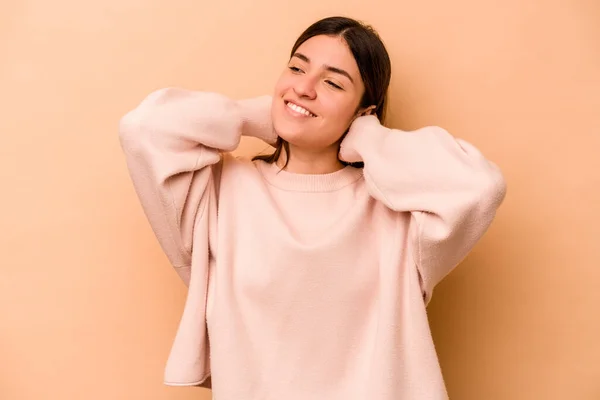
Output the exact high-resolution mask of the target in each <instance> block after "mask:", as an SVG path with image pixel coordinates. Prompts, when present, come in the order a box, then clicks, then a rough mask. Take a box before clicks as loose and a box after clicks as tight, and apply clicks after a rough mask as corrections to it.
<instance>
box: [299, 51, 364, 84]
mask: <svg viewBox="0 0 600 400" xmlns="http://www.w3.org/2000/svg"><path fill="white" fill-rule="evenodd" d="M292 57H296V58H299V59H300V60H302V61H304V62H306V63H309V64H310V58H308V57H306V56H305V55H304V54H302V53H294V55H293V56H292ZM325 69H326V70H327V71H331V72H333V73H336V74H340V75H344V76H345V77H346V78H348V79H350V82H352V83H354V79H352V77H351V76H350V74H349V73H348V72H346V71H344V70H343V69H340V68H336V67H332V66H331V65H325Z"/></svg>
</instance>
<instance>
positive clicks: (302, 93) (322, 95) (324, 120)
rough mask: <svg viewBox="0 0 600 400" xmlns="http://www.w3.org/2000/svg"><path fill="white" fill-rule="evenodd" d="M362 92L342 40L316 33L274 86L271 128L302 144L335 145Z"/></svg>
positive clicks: (348, 123)
mask: <svg viewBox="0 0 600 400" xmlns="http://www.w3.org/2000/svg"><path fill="white" fill-rule="evenodd" d="M364 90H365V89H364V85H363V82H362V79H361V77H360V72H359V70H358V66H357V65H356V61H355V60H354V57H353V56H352V53H351V52H350V49H349V48H348V45H347V44H346V41H345V40H344V39H342V38H340V37H332V36H325V35H320V36H314V37H312V38H310V39H308V40H307V41H306V42H304V43H303V44H302V45H300V47H298V49H297V50H296V53H295V54H294V55H293V56H292V58H291V59H290V61H289V63H288V65H287V68H286V69H285V70H284V71H283V73H282V74H281V77H280V78H279V80H278V82H277V84H276V85H275V93H274V96H273V105H272V109H271V112H272V118H273V125H274V127H275V131H276V132H277V134H278V135H279V136H280V137H281V138H282V139H284V140H286V141H288V142H289V143H290V144H292V145H294V146H297V147H301V148H306V149H312V150H318V149H323V148H326V147H329V146H331V145H333V144H336V143H337V142H338V141H339V139H340V138H341V137H342V135H343V134H344V132H346V130H347V129H348V127H349V126H350V124H351V123H352V121H353V120H354V118H355V116H356V115H357V113H358V112H360V111H361V110H358V106H359V104H360V101H361V98H362V96H363V93H364Z"/></svg>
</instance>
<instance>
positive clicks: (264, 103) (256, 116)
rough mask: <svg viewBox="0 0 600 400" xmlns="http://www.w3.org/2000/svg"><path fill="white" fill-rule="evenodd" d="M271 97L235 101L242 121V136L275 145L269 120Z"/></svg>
mask: <svg viewBox="0 0 600 400" xmlns="http://www.w3.org/2000/svg"><path fill="white" fill-rule="evenodd" d="M271 102H272V98H271V96H260V97H254V98H249V99H242V100H238V101H237V105H238V110H239V112H240V117H241V119H242V136H251V137H256V138H259V139H261V140H264V141H265V142H267V143H269V144H273V143H275V141H276V140H277V135H276V134H275V132H274V129H273V121H272V118H271Z"/></svg>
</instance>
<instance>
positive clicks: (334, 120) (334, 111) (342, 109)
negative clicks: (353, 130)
mask: <svg viewBox="0 0 600 400" xmlns="http://www.w3.org/2000/svg"><path fill="white" fill-rule="evenodd" d="M324 106H325V107H326V109H327V117H328V118H327V124H328V125H330V126H332V127H334V126H335V127H337V129H338V130H342V131H344V130H345V129H346V128H347V127H348V125H349V124H350V121H351V120H352V117H353V116H354V111H355V107H354V102H353V101H349V100H348V99H344V98H339V97H338V98H332V99H330V101H328V102H327V104H324Z"/></svg>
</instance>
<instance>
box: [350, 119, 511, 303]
mask: <svg viewBox="0 0 600 400" xmlns="http://www.w3.org/2000/svg"><path fill="white" fill-rule="evenodd" d="M340 157H341V158H342V159H344V160H346V161H350V162H357V161H362V162H364V165H365V166H364V176H365V180H366V182H367V186H368V188H369V192H370V194H371V195H372V196H373V197H374V198H375V199H377V200H379V201H381V202H382V203H384V204H385V205H386V206H387V207H389V208H390V209H392V210H394V211H398V212H410V213H411V214H412V217H413V221H412V222H413V223H412V224H411V229H410V235H411V244H412V249H413V251H414V254H413V257H414V259H415V260H416V263H417V267H418V269H419V273H420V274H421V279H422V288H423V291H424V293H425V300H426V302H428V301H429V299H430V298H431V293H432V291H433V288H434V286H435V285H436V284H437V283H438V282H439V281H440V280H441V279H442V278H443V277H445V276H446V275H447V274H448V273H449V272H450V271H451V270H452V269H453V268H454V267H455V266H456V265H457V264H458V263H460V262H461V261H462V260H463V259H464V258H465V257H466V255H467V254H468V253H469V252H470V251H471V249H472V248H473V247H474V246H475V244H476V243H477V241H478V240H479V239H480V238H481V237H482V236H483V234H484V233H485V232H486V230H487V229H488V227H489V226H490V224H491V222H492V220H493V219H494V217H495V214H496V210H497V209H498V207H499V206H500V204H501V203H502V201H503V200H504V197H505V194H506V184H505V181H504V178H503V176H502V173H501V172H500V170H499V169H498V167H497V166H496V165H495V164H493V163H492V162H490V161H488V160H487V159H486V158H485V157H484V156H483V155H482V154H481V152H480V151H478V150H477V149H476V148H475V147H474V146H473V145H471V144H469V143H467V142H465V141H464V140H460V139H455V138H454V137H452V136H451V135H450V134H449V133H448V132H446V131H445V130H444V129H442V128H439V127H426V128H422V129H419V130H416V131H411V132H406V131H400V130H395V129H389V128H386V127H384V126H382V125H381V124H380V123H379V121H378V119H377V118H376V117H375V116H364V117H360V118H358V119H356V120H355V121H354V123H353V124H352V126H351V128H350V131H349V132H348V135H347V136H346V138H345V139H344V141H343V142H342V146H341V150H340Z"/></svg>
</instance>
